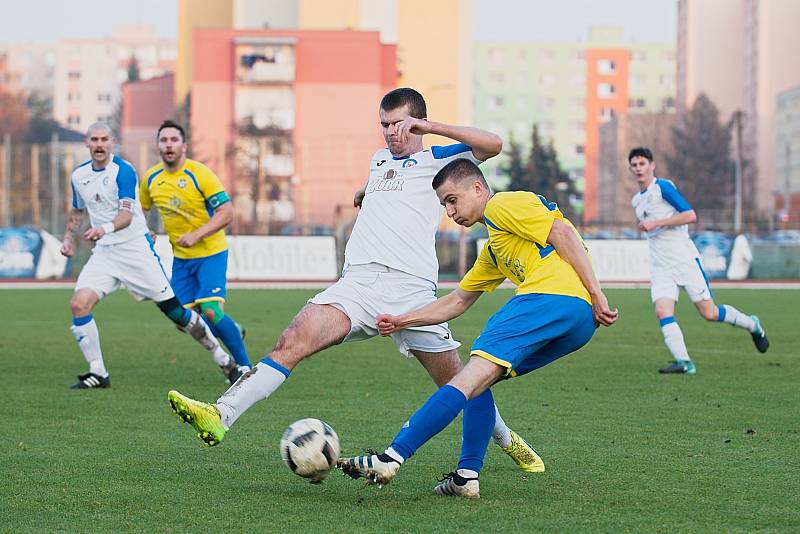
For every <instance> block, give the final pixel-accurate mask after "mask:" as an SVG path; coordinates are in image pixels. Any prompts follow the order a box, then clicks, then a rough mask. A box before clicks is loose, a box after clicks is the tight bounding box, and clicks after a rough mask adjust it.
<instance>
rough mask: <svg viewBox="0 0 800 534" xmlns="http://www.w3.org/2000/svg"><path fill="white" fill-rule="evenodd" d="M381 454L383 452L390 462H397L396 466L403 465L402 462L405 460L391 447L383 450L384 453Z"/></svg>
mask: <svg viewBox="0 0 800 534" xmlns="http://www.w3.org/2000/svg"><path fill="white" fill-rule="evenodd" d="M383 452H384V453H385V454H386V455H387V456H388V457H390V458H391V459H392V460H394V461H395V462H397V463H398V464H400V465H403V462H405V459H404V458H403V457H402V456H400V453H399V452H397V451H396V450H394V449H393V448H391V447H389V448H388V449H386V450H385V451H383Z"/></svg>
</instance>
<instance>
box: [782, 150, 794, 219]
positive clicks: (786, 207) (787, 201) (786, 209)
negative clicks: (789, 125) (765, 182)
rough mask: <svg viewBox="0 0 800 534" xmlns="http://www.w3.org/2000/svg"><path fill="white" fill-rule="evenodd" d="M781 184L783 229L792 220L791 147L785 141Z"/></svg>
mask: <svg viewBox="0 0 800 534" xmlns="http://www.w3.org/2000/svg"><path fill="white" fill-rule="evenodd" d="M783 174H784V182H783V213H784V220H783V223H784V228H786V227H788V226H789V220H790V219H791V218H792V209H791V208H792V193H791V176H792V146H791V145H790V144H789V140H788V139H787V140H786V170H785V171H784V173H783Z"/></svg>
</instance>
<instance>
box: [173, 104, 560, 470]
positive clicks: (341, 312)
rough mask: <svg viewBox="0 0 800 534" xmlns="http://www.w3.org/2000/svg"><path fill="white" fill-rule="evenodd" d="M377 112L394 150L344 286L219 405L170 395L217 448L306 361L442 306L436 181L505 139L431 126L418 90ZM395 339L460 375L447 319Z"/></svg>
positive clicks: (363, 215) (361, 196)
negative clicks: (457, 162)
mask: <svg viewBox="0 0 800 534" xmlns="http://www.w3.org/2000/svg"><path fill="white" fill-rule="evenodd" d="M379 111H380V122H381V127H382V129H383V135H384V139H385V140H386V148H383V149H381V150H379V151H377V152H376V153H375V155H374V156H373V157H372V160H371V162H370V172H369V179H368V181H367V183H366V185H365V186H364V187H363V188H362V189H361V190H359V191H358V192H357V193H356V197H355V201H354V203H355V204H356V206H360V207H361V211H360V212H359V214H358V217H357V219H356V223H355V226H354V228H353V232H352V234H351V236H350V240H349V241H348V243H347V247H346V249H345V265H344V268H343V270H342V276H341V278H340V279H339V281H338V282H336V283H335V284H334V285H333V286H331V287H329V288H328V289H326V290H325V291H323V292H322V293H319V294H318V295H316V296H315V297H313V298H312V299H310V300H309V301H308V304H307V305H306V306H305V307H304V308H303V309H302V310H300V312H299V313H298V314H297V316H296V317H295V318H294V320H293V321H292V323H291V324H290V325H289V327H288V328H287V329H286V330H284V331H283V333H282V334H281V336H280V338H279V339H278V342H277V344H276V345H275V348H274V349H273V350H272V352H271V353H269V354H268V355H267V356H266V357H264V358H263V359H262V360H261V362H259V363H258V364H257V365H256V366H255V367H254V368H253V369H252V370H251V371H249V372H247V373H245V374H244V375H243V376H242V378H241V379H239V381H238V382H237V383H236V384H234V385H233V386H232V387H231V388H230V389H229V390H228V391H227V392H226V393H225V394H224V395H222V397H220V398H219V400H217V403H216V404H205V403H201V402H197V401H195V400H192V399H190V398H188V397H186V396H184V395H181V394H180V393H178V392H177V391H170V392H169V395H168V397H169V400H170V403H171V404H172V407H173V409H174V410H175V411H176V412H177V413H178V414H179V415H180V416H181V417H182V418H183V420H184V421H186V422H188V423H191V424H192V426H194V427H195V429H196V430H197V431H198V435H199V436H200V438H201V439H202V440H203V441H205V442H206V444H208V445H209V446H213V445H217V444H218V443H219V442H220V441H222V439H223V438H224V437H225V434H226V433H227V431H228V429H229V428H230V427H231V425H233V423H234V422H235V421H236V420H237V419H238V418H239V417H240V416H241V415H242V414H243V413H244V412H245V411H246V410H247V409H249V408H250V407H251V406H252V405H253V404H255V403H256V402H257V401H260V400H262V399H264V398H266V397H268V396H270V395H271V394H272V393H273V392H274V391H275V390H276V389H278V387H280V386H281V384H282V383H283V382H284V381H285V380H286V378H287V377H288V376H289V374H290V373H291V371H292V369H294V367H295V366H296V365H297V364H299V363H300V362H301V361H302V360H303V359H305V358H307V357H308V356H311V355H312V354H315V353H317V352H319V351H321V350H322V349H324V348H327V347H330V346H332V345H337V344H339V343H342V342H343V341H357V340H361V339H367V338H370V337H374V336H376V335H378V329H377V326H376V319H377V316H378V314H380V313H383V312H384V311H385V310H394V311H393V312H391V313H405V312H408V311H411V310H413V309H416V308H419V307H421V306H424V305H426V304H429V303H431V302H434V301H435V300H436V283H437V280H438V270H439V267H438V262H437V259H436V250H435V247H434V244H435V234H436V230H437V228H438V227H439V223H440V221H441V218H442V213H443V208H442V206H441V205H440V204H439V200H438V198H437V196H436V192H435V191H434V190H433V187H432V185H431V183H432V180H433V177H434V175H435V174H436V173H437V172H438V171H439V169H441V168H442V167H444V166H445V165H446V164H447V163H449V162H451V161H453V160H454V159H457V158H468V159H470V160H472V161H473V162H476V163H479V162H481V161H484V160H486V159H488V158H491V157H493V156H495V155H497V154H499V153H500V150H501V149H502V144H503V143H502V140H501V139H500V138H499V137H498V136H497V135H495V134H493V133H490V132H487V131H484V130H480V129H478V128H470V127H465V126H452V125H448V124H442V123H437V122H433V121H428V120H427V119H426V117H427V111H426V106H425V100H424V99H423V97H422V95H420V94H419V93H418V92H417V91H415V90H413V89H409V88H400V89H395V90H394V91H391V92H389V93H388V94H386V95H385V96H384V97H383V100H382V101H381V105H380V110H379ZM428 133H432V134H438V135H443V136H445V137H448V138H450V139H453V140H454V141H457V142H458V143H457V144H454V145H450V146H446V147H433V148H431V149H430V150H425V149H424V148H423V144H422V137H423V135H425V134H428ZM392 338H393V340H394V342H395V344H396V345H397V348H398V350H399V351H400V352H401V353H402V354H404V355H406V356H414V357H416V358H417V360H418V361H419V362H420V363H421V364H422V365H423V366H424V367H425V369H426V370H427V371H428V373H429V374H430V376H431V378H432V379H433V381H434V382H435V383H436V384H437V385H438V386H442V385H444V384H446V383H447V382H448V381H449V380H450V379H451V378H452V377H453V376H455V374H456V373H457V372H458V371H459V370H460V369H461V360H460V359H459V357H458V351H457V350H456V349H457V348H458V347H459V345H460V343H458V342H457V341H456V340H454V339H453V336H452V334H451V333H450V330H449V328H448V326H447V323H442V324H438V325H433V326H424V327H419V328H412V329H408V330H403V331H399V332H397V333H396V334H393V335H392ZM468 409H469V408H468ZM494 435H495V442H496V443H497V444H498V445H500V446H501V447H502V448H503V450H504V451H506V453H508V454H509V456H511V457H512V458H513V459H514V461H515V462H516V463H517V464H518V465H519V466H520V468H521V469H523V470H525V471H528V472H536V471H543V470H544V464H543V463H542V460H541V458H539V456H538V455H537V454H536V452H535V451H534V450H533V449H532V448H531V447H530V445H528V444H527V443H525V441H524V440H523V439H522V438H521V437H520V436H519V435H518V434H516V433H515V432H513V431H511V430H510V429H509V428H508V427H507V426H506V425H505V423H504V422H503V420H502V418H500V417H499V414H498V416H497V417H496V425H495V431H494Z"/></svg>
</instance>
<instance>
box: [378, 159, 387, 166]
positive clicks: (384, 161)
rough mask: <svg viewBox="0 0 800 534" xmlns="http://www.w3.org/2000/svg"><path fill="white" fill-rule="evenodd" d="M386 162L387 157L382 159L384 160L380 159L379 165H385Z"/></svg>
mask: <svg viewBox="0 0 800 534" xmlns="http://www.w3.org/2000/svg"><path fill="white" fill-rule="evenodd" d="M384 163H386V160H385V159H382V160H380V161H379V162H378V167H380V166H381V165H383V164H384Z"/></svg>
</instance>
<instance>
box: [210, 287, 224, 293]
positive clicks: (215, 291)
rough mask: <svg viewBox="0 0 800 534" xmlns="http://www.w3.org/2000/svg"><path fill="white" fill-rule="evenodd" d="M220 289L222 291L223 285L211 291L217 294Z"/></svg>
mask: <svg viewBox="0 0 800 534" xmlns="http://www.w3.org/2000/svg"><path fill="white" fill-rule="evenodd" d="M220 291H222V288H221V287H215V288H214V289H212V290H211V293H212V294H216V293H219V292H220Z"/></svg>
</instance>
